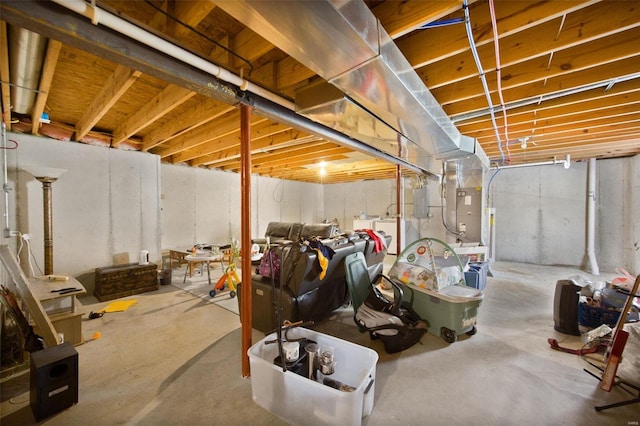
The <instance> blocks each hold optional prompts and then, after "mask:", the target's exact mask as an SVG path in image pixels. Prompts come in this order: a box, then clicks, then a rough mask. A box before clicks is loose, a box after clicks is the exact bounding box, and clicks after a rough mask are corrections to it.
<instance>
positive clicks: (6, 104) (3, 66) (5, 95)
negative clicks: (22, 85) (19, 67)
mask: <svg viewBox="0 0 640 426" xmlns="http://www.w3.org/2000/svg"><path fill="white" fill-rule="evenodd" d="M0 81H2V121H3V122H4V123H5V125H6V126H7V130H9V131H10V130H11V88H10V86H9V82H10V81H11V78H10V75H9V44H8V38H7V23H6V22H4V21H0Z"/></svg>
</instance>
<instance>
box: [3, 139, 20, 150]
mask: <svg viewBox="0 0 640 426" xmlns="http://www.w3.org/2000/svg"><path fill="white" fill-rule="evenodd" d="M8 142H13V146H0V149H18V146H19V145H18V141H16V140H13V139H9V140H8Z"/></svg>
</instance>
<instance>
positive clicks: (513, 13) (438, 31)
mask: <svg viewBox="0 0 640 426" xmlns="http://www.w3.org/2000/svg"><path fill="white" fill-rule="evenodd" d="M597 1H598V0H595V1H594V0H586V1H546V2H540V1H501V2H499V3H497V6H496V19H497V21H498V31H499V37H500V38H502V37H505V36H508V35H510V34H515V33H517V32H520V31H524V30H526V29H528V28H532V27H535V26H536V25H540V24H542V23H544V22H547V21H550V20H553V19H556V18H559V17H562V16H563V15H565V14H568V13H571V12H573V11H575V10H579V9H582V8H584V7H587V6H589V5H592V4H595V3H597ZM470 15H471V21H472V24H473V28H474V31H473V35H474V40H475V43H476V45H477V46H481V45H483V44H487V43H491V42H493V32H492V30H491V28H492V27H491V17H490V13H489V7H488V4H487V3H486V2H477V3H475V4H473V5H471V9H470ZM461 16H462V15H461ZM459 25H460V26H455V25H454V26H447V27H442V28H435V29H429V30H424V31H420V32H417V33H416V34H415V35H413V34H412V35H410V36H407V37H406V38H403V39H401V40H398V41H397V44H398V47H399V48H400V50H401V51H402V53H404V55H405V57H406V58H407V60H408V61H409V63H410V64H412V65H413V66H414V67H415V68H418V67H422V66H425V65H427V64H430V63H433V62H435V61H438V60H442V59H444V58H448V57H451V56H453V55H456V54H458V53H461V52H464V51H467V50H468V49H469V40H468V39H467V35H466V32H465V31H464V28H463V27H462V25H464V24H459Z"/></svg>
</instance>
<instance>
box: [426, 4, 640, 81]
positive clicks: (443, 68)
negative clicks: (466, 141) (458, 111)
mask: <svg viewBox="0 0 640 426" xmlns="http://www.w3.org/2000/svg"><path fill="white" fill-rule="evenodd" d="M587 12H589V13H588V14H587V16H585V13H587ZM561 24H562V25H561ZM560 27H562V28H563V30H562V32H561V33H560V34H557V31H558V28H560ZM638 27H640V8H636V9H631V10H626V9H623V8H612V7H611V5H609V4H606V3H601V4H597V5H594V6H591V7H589V8H586V9H583V10H582V11H581V13H580V14H576V15H573V14H572V15H569V16H568V17H567V19H566V21H565V22H564V23H563V22H562V19H561V18H558V19H555V20H553V21H548V22H545V23H543V24H541V25H539V26H537V27H534V28H530V29H528V30H525V31H521V32H519V33H515V34H513V35H510V36H508V37H504V38H502V39H501V40H500V48H501V49H500V63H501V68H502V69H501V72H502V78H503V79H504V80H505V83H507V81H508V82H509V83H510V84H514V81H516V79H520V80H522V79H524V78H528V77H529V72H530V71H535V72H537V73H543V72H548V71H551V72H553V71H554V70H558V68H559V67H560V66H562V67H563V68H562V70H563V71H566V69H565V68H566V67H567V66H572V67H573V69H575V68H576V67H577V66H578V64H579V63H582V64H587V63H593V64H595V63H598V62H602V61H603V58H609V59H610V60H612V59H614V58H620V57H621V56H624V55H625V53H626V46H625V45H626V44H628V43H633V41H636V42H637V39H638V31H637V28H638ZM634 28H635V29H636V30H635V31H632V30H633V29H634ZM578 32H579V34H577V33H578ZM570 48H572V49H570ZM494 49H495V48H494V45H493V43H490V44H485V45H482V46H479V47H478V56H479V57H481V58H484V60H483V61H482V67H483V70H484V71H485V73H491V72H494V71H495V68H496V66H495V54H494ZM610 54H612V56H609V55H610ZM535 58H537V60H536V61H533V59H535ZM516 64H521V66H520V67H516V66H514V65H516ZM568 64H569V65H568ZM417 72H418V75H420V77H422V78H423V79H424V80H425V81H426V84H427V86H428V87H429V88H430V89H431V90H433V89H436V88H438V87H441V86H445V85H447V84H453V83H456V82H459V81H464V80H466V79H469V78H471V79H477V78H478V69H477V67H476V64H475V62H474V60H473V57H472V56H471V52H470V51H468V50H467V51H464V52H461V53H458V54H457V55H454V56H451V57H449V58H446V59H443V60H441V61H438V62H437V63H434V64H429V65H427V66H424V67H422V68H418V69H417ZM491 87H494V86H491Z"/></svg>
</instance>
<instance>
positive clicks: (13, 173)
mask: <svg viewBox="0 0 640 426" xmlns="http://www.w3.org/2000/svg"><path fill="white" fill-rule="evenodd" d="M8 139H9V140H14V141H16V142H17V143H18V148H17V149H14V150H10V151H8V152H7V162H8V184H9V186H10V187H11V188H12V190H11V191H10V193H9V209H8V210H7V213H8V215H9V225H10V229H11V230H12V231H19V232H21V233H23V234H30V235H31V239H30V248H31V252H32V253H33V258H32V266H33V269H34V272H33V275H41V274H42V273H44V223H43V216H44V212H43V199H42V184H41V183H40V182H38V181H37V180H36V179H35V178H34V177H33V176H32V175H31V174H29V173H27V172H26V171H23V170H22V169H23V168H24V167H28V166H38V167H50V168H59V169H66V170H67V172H66V173H64V174H63V175H62V176H61V177H60V178H59V179H58V180H57V181H56V182H54V183H53V184H52V206H53V207H52V210H53V220H52V229H53V272H54V273H57V274H70V275H72V276H75V277H83V279H82V280H81V281H82V282H83V283H84V284H86V285H87V287H88V290H89V292H92V291H93V287H92V286H93V272H94V270H95V268H96V267H101V266H109V265H112V264H113V255H114V254H117V253H123V252H126V253H129V256H130V261H131V262H137V261H138V259H139V252H140V250H143V249H144V250H149V255H150V259H151V260H152V261H157V260H158V259H159V258H160V250H161V245H160V203H159V196H160V191H159V188H160V161H159V158H158V157H157V156H155V155H150V154H144V153H140V152H134V151H122V150H114V149H107V148H103V147H95V146H89V145H85V144H80V143H69V142H58V141H51V140H48V139H47V138H42V137H37V136H31V135H23V134H14V133H9V134H8ZM3 214H4V206H3ZM2 244H7V245H8V246H9V247H11V248H13V249H14V250H16V251H14V253H15V252H17V249H18V247H19V238H17V237H10V238H4V236H3V237H2ZM21 253H22V255H21V256H20V259H21V261H22V266H23V269H24V271H25V273H27V275H31V272H30V270H29V267H28V266H27V265H28V263H27V262H28V256H27V247H26V246H24V247H23V248H22V252H21ZM85 278H86V279H85Z"/></svg>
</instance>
